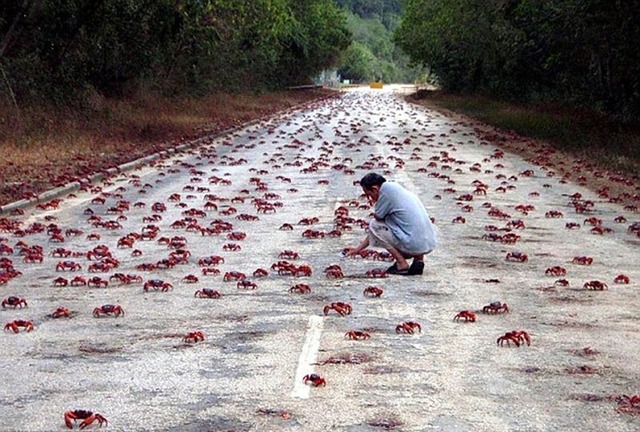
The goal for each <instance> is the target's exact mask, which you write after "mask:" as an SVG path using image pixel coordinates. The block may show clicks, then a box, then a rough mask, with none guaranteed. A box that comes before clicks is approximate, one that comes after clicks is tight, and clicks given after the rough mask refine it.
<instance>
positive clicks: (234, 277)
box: [222, 271, 247, 282]
mask: <svg viewBox="0 0 640 432" xmlns="http://www.w3.org/2000/svg"><path fill="white" fill-rule="evenodd" d="M246 278H247V275H245V274H244V273H240V272H237V271H230V272H226V273H225V274H224V277H223V278H222V280H224V281H225V282H229V281H239V280H243V279H246Z"/></svg>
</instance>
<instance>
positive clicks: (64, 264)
mask: <svg viewBox="0 0 640 432" xmlns="http://www.w3.org/2000/svg"><path fill="white" fill-rule="evenodd" d="M81 268H82V266H81V265H80V264H78V263H77V262H73V261H59V262H58V264H56V271H67V270H69V271H76V270H80V269H81Z"/></svg>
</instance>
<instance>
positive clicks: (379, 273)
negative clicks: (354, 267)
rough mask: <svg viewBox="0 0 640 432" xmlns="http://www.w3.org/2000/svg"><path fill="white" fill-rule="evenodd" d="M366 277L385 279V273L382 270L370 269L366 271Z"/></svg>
mask: <svg viewBox="0 0 640 432" xmlns="http://www.w3.org/2000/svg"><path fill="white" fill-rule="evenodd" d="M364 275H365V276H366V277H370V278H376V279H377V278H386V277H387V271H386V270H383V269H371V270H368V271H367V272H366V273H365V274H364Z"/></svg>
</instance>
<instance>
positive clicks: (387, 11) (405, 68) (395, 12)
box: [336, 0, 422, 83]
mask: <svg viewBox="0 0 640 432" xmlns="http://www.w3.org/2000/svg"><path fill="white" fill-rule="evenodd" d="M336 3H337V4H338V5H339V6H340V7H342V8H343V10H344V11H345V15H346V17H347V28H348V29H349V31H350V32H351V33H352V35H353V42H352V43H351V45H350V46H349V48H347V50H346V51H345V53H344V55H343V56H342V60H341V62H340V64H339V69H338V73H339V74H340V75H341V76H342V78H343V79H348V80H351V81H352V82H355V83H363V82H364V83H366V82H371V81H383V82H386V83H402V82H404V83H413V82H414V81H415V80H416V78H417V77H418V75H419V74H420V73H421V69H422V68H420V67H418V68H416V67H412V66H410V65H409V56H408V55H407V54H405V53H404V51H402V50H401V49H400V47H398V46H397V45H396V44H395V43H394V42H393V32H394V30H395V29H396V28H397V26H398V25H399V23H400V16H401V14H402V1H400V0H336Z"/></svg>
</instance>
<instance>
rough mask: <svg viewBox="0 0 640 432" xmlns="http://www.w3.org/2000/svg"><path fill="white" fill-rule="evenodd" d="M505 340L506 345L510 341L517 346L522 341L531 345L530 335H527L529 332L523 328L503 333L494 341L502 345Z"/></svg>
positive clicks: (509, 343)
mask: <svg viewBox="0 0 640 432" xmlns="http://www.w3.org/2000/svg"><path fill="white" fill-rule="evenodd" d="M505 342H506V343H507V346H510V345H511V342H513V343H514V344H515V345H516V346H517V347H519V346H520V345H521V344H524V343H526V344H527V346H529V345H531V337H530V336H529V333H527V332H526V331H524V330H514V331H510V332H507V333H505V334H504V335H503V336H500V337H499V338H498V339H497V340H496V343H497V344H498V345H500V346H503V345H504V343H505Z"/></svg>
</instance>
